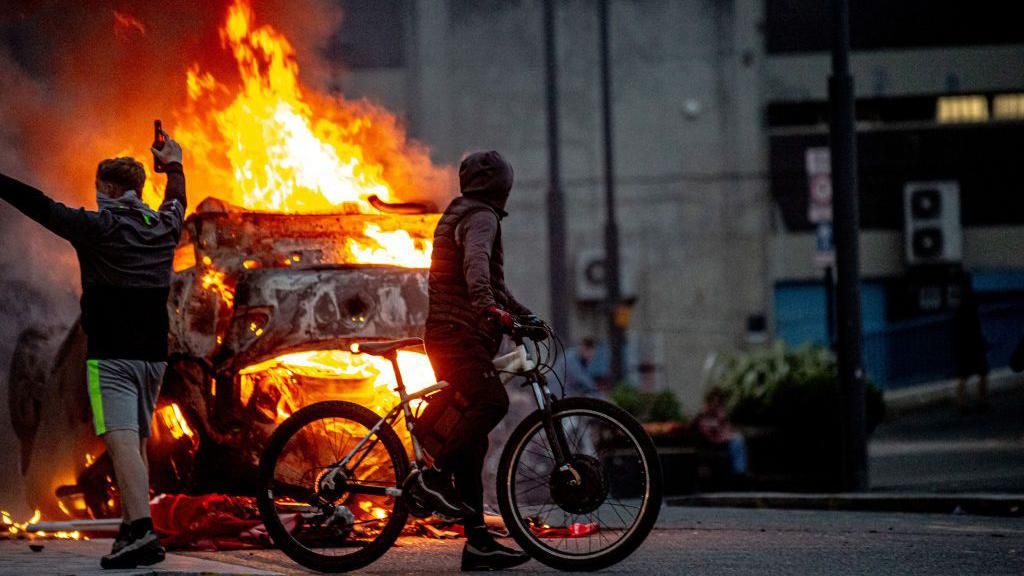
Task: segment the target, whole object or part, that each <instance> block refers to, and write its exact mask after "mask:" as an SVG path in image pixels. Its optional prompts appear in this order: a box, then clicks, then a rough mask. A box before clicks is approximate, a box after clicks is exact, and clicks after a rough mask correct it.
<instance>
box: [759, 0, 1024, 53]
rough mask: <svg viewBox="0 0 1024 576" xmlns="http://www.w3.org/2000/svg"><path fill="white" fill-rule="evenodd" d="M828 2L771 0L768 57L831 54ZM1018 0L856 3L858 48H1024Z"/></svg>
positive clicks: (853, 31)
mask: <svg viewBox="0 0 1024 576" xmlns="http://www.w3.org/2000/svg"><path fill="white" fill-rule="evenodd" d="M830 5H831V2H828V1H826V0H767V7H766V11H767V36H766V41H767V46H766V49H767V50H768V52H769V53H775V54H778V53H786V52H817V51H823V50H828V49H829V45H830V36H829V33H830V32H829V21H830V17H829V6H830ZM1020 12H1021V4H1020V2H1019V1H1015V0H851V2H850V43H851V45H852V47H853V49H854V50H881V49H894V48H926V47H936V46H973V45H980V44H1024V26H1022V22H1021V18H1020Z"/></svg>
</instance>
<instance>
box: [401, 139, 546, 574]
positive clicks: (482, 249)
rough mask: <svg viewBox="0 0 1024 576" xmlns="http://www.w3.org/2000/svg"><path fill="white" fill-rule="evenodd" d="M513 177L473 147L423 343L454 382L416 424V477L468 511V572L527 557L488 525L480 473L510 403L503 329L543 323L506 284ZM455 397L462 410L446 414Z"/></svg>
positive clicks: (454, 509) (441, 232) (495, 157)
mask: <svg viewBox="0 0 1024 576" xmlns="http://www.w3.org/2000/svg"><path fill="white" fill-rule="evenodd" d="M512 180H513V173H512V167H511V166H510V165H509V163H508V162H506V161H505V159H504V158H502V157H501V155H500V154H498V153H497V152H495V151H493V150H492V151H487V152H476V153H473V154H470V155H468V156H467V157H466V158H465V159H464V160H463V161H462V164H461V166H460V167H459V185H460V191H461V193H462V195H461V196H460V197H458V198H455V199H454V200H452V202H451V203H450V204H449V205H448V207H447V209H446V210H445V211H444V214H443V215H442V216H441V219H440V220H439V221H438V223H437V228H436V229H435V231H434V249H433V254H432V256H431V264H430V277H429V290H428V292H429V299H430V305H429V311H428V314H427V322H426V330H425V335H424V341H425V345H426V349H427V355H428V356H429V358H430V362H431V364H432V366H433V368H434V372H435V374H436V375H437V377H438V379H439V380H445V381H447V382H448V383H449V384H451V387H450V388H449V389H448V390H446V395H445V396H444V397H443V399H442V400H441V401H432V402H431V403H430V405H429V406H428V408H427V409H426V410H425V411H424V418H423V419H422V421H423V426H422V429H421V428H420V426H421V424H420V423H419V422H418V423H417V431H416V433H417V438H420V439H421V441H423V444H424V446H425V447H427V450H428V451H429V452H430V453H431V455H432V456H433V458H434V467H433V468H432V469H427V470H425V471H423V473H422V474H420V475H419V477H418V478H417V482H418V485H419V488H420V490H421V491H422V492H423V493H425V494H426V495H427V496H428V498H429V499H430V501H431V503H432V504H433V505H434V507H435V509H436V510H437V511H438V512H440V513H442V514H445V515H448V516H454V517H460V518H462V519H463V525H464V526H465V529H466V545H465V547H464V549H463V553H462V569H463V570H495V569H503V568H510V567H512V566H517V565H519V564H522V563H523V562H526V561H527V560H529V557H528V556H527V555H526V554H525V553H523V552H521V551H518V550H514V549H511V548H508V547H506V546H503V545H501V544H499V543H498V542H497V541H496V540H495V539H494V538H493V537H492V536H491V534H490V533H489V532H488V531H487V529H486V526H485V525H484V516H483V494H484V491H483V479H482V477H481V474H482V472H483V466H484V458H485V456H486V454H487V447H488V442H487V435H488V434H489V433H490V432H491V430H493V429H494V428H495V426H497V425H498V423H499V422H500V421H501V419H502V418H503V417H504V416H505V414H506V413H507V412H508V407H509V399H508V394H507V393H506V392H505V388H504V386H503V385H502V383H501V380H499V379H498V374H497V372H496V371H495V369H494V365H493V364H492V359H493V358H494V356H495V354H496V353H497V352H498V348H499V346H500V345H501V340H502V332H503V330H508V329H510V328H511V327H512V326H513V323H514V317H516V316H520V317H527V318H526V319H525V321H526V322H539V320H537V319H536V317H535V316H533V313H532V312H530V310H529V309H528V308H527V307H526V306H523V305H522V304H520V303H519V302H518V301H517V300H516V299H515V298H513V297H512V294H511V293H510V292H509V290H508V288H507V287H506V286H505V278H504V261H503V257H504V251H503V249H502V242H501V220H502V219H503V218H504V217H505V216H506V212H505V203H506V202H507V200H508V197H509V194H510V192H511V190H512ZM453 405H454V407H455V408H456V410H455V413H456V414H457V416H456V417H455V418H446V417H445V416H443V415H441V414H440V413H441V412H442V411H444V410H446V409H451V408H452V407H453ZM449 413H450V412H449Z"/></svg>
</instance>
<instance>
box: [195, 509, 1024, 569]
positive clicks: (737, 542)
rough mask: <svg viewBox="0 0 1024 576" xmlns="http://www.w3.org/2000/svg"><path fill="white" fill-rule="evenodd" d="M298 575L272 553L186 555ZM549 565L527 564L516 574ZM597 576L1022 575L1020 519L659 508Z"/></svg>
mask: <svg viewBox="0 0 1024 576" xmlns="http://www.w3.org/2000/svg"><path fill="white" fill-rule="evenodd" d="M461 547H462V543H461V542H460V541H436V540H424V539H419V538H416V539H405V540H403V541H402V542H401V546H399V547H396V548H395V549H393V550H392V551H390V552H389V553H388V554H387V555H385V556H384V558H382V559H381V560H380V561H378V562H377V563H376V564H374V565H373V566H370V567H369V568H368V569H367V570H365V571H364V572H363V573H366V574H432V575H435V576H436V575H440V574H447V573H451V572H453V571H456V570H457V569H458V556H459V552H460V550H461ZM191 555H194V556H200V557H203V558H210V559H218V560H221V561H227V562H238V563H243V564H246V565H248V566H250V567H254V568H261V569H266V570H272V571H275V572H284V573H287V574H305V573H304V572H302V571H301V570H299V569H297V567H296V566H295V565H294V564H292V563H291V562H290V561H289V560H288V559H287V558H284V557H283V556H281V555H280V554H279V553H278V552H276V551H269V550H268V551H257V552H245V551H242V552H230V553H216V554H209V553H193V554H191ZM537 572H548V573H550V572H554V571H553V570H551V569H549V568H546V567H545V566H543V565H541V564H539V563H536V562H531V563H529V564H527V565H525V566H523V567H522V568H520V569H518V570H515V571H514V572H510V573H516V574H530V573H537ZM602 573H604V574H630V575H633V576H636V575H638V574H642V575H643V576H653V575H660V574H666V575H669V574H671V575H676V574H709V575H715V574H728V575H733V576H741V575H748V574H749V575H769V574H799V575H807V574H830V575H843V574H922V575H928V576H935V575H937V574H985V575H995V574H1013V575H1016V576H1019V575H1020V574H1022V573H1024V519H1021V518H1016V519H1015V518H987V517H977V516H975V517H972V516H954V515H943V516H938V515H923V514H877V513H864V512H810V511H784V510H736V509H715V508H710V509H689V508H666V509H664V510H663V511H662V516H661V519H660V521H659V529H658V530H656V531H655V532H654V533H653V534H652V535H651V537H650V538H649V539H648V541H647V542H646V543H645V544H644V546H643V547H642V548H641V549H640V550H639V551H638V552H637V553H636V554H634V555H633V556H632V557H631V558H629V559H627V560H626V561H624V562H622V563H621V564H619V565H618V566H615V567H614V568H612V569H610V570H607V571H605V572H602Z"/></svg>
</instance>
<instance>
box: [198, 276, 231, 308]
mask: <svg viewBox="0 0 1024 576" xmlns="http://www.w3.org/2000/svg"><path fill="white" fill-rule="evenodd" d="M202 283H203V288H205V289H207V290H212V291H214V292H216V293H217V294H218V295H219V296H220V298H221V300H224V303H225V304H227V305H228V306H232V305H234V303H235V291H234V289H233V288H231V287H230V286H228V285H227V282H226V280H225V275H224V273H223V272H221V271H220V270H216V269H213V268H211V269H209V270H207V271H206V273H205V274H203V279H202Z"/></svg>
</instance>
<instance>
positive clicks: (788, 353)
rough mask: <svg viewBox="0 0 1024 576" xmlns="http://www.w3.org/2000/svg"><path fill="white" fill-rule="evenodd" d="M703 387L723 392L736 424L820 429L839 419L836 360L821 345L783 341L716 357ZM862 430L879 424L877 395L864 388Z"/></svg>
mask: <svg viewBox="0 0 1024 576" xmlns="http://www.w3.org/2000/svg"><path fill="white" fill-rule="evenodd" d="M708 384H709V385H711V386H717V387H718V388H720V389H721V390H722V392H723V393H724V396H725V398H726V402H727V404H728V406H729V413H730V417H731V418H732V420H733V421H734V422H736V423H740V424H749V425H756V426H774V427H780V428H787V429H792V430H796V429H803V430H824V429H825V428H826V427H828V426H830V425H834V424H835V423H836V422H837V421H838V418H839V384H838V371H837V368H836V361H835V356H834V355H833V354H832V352H831V350H829V349H828V348H825V347H823V346H813V345H804V346H801V347H799V348H796V349H787V348H786V346H785V344H784V343H782V342H775V343H773V344H772V345H770V346H767V347H765V348H761V349H757V350H753V351H750V352H740V353H735V354H728V355H725V356H723V357H721V358H719V359H718V360H717V361H716V362H715V364H714V366H713V367H712V369H711V370H710V372H709V374H708ZM866 388H867V390H866V392H865V410H866V420H867V430H868V432H871V431H872V430H874V428H875V426H877V425H878V423H879V422H880V421H881V420H882V417H883V416H884V413H885V402H884V400H883V398H882V393H881V391H880V390H879V389H878V388H877V387H876V386H874V385H873V384H871V383H868V385H867V387H866Z"/></svg>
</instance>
